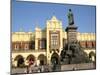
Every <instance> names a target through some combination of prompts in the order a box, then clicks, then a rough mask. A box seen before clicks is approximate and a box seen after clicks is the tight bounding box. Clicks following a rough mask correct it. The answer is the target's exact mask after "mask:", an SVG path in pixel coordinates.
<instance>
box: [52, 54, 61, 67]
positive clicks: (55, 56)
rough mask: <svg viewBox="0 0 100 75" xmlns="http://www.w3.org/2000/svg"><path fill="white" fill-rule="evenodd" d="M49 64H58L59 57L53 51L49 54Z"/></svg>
mask: <svg viewBox="0 0 100 75" xmlns="http://www.w3.org/2000/svg"><path fill="white" fill-rule="evenodd" d="M51 64H52V65H54V64H56V65H58V64H60V59H59V55H58V54H57V53H53V54H52V56H51Z"/></svg>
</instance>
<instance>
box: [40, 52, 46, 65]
mask: <svg viewBox="0 0 100 75" xmlns="http://www.w3.org/2000/svg"><path fill="white" fill-rule="evenodd" d="M38 60H39V65H45V64H47V60H46V56H45V55H43V54H40V55H39V56H38Z"/></svg>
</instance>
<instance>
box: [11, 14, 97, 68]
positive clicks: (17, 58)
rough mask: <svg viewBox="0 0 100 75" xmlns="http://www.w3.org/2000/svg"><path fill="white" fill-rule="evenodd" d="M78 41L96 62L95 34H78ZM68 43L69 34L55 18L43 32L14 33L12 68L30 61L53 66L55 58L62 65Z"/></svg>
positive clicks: (38, 30) (36, 29)
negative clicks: (64, 48)
mask: <svg viewBox="0 0 100 75" xmlns="http://www.w3.org/2000/svg"><path fill="white" fill-rule="evenodd" d="M77 41H78V42H79V44H80V45H81V47H82V48H83V50H84V52H86V53H87V55H88V56H89V57H90V59H91V60H92V61H95V52H96V51H95V48H96V39H95V33H80V32H77ZM66 43H67V33H66V32H65V30H64V29H63V27H62V22H61V21H60V20H59V19H57V18H56V17H55V16H53V17H52V18H51V20H47V22H46V27H45V29H43V30H42V29H41V28H39V27H36V28H35V31H34V32H23V31H19V32H12V48H11V49H12V58H11V59H12V66H15V67H20V65H22V64H24V65H28V64H29V61H33V62H34V63H36V64H37V65H46V64H52V59H53V58H56V59H57V60H58V63H60V53H61V51H62V49H63V47H64V46H65V44H66Z"/></svg>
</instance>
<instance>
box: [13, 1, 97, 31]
mask: <svg viewBox="0 0 100 75" xmlns="http://www.w3.org/2000/svg"><path fill="white" fill-rule="evenodd" d="M70 8H71V9H72V12H73V14H74V21H75V25H76V26H78V31H79V32H95V27H96V23H95V22H96V21H95V20H96V17H95V13H96V11H95V10H96V9H95V6H85V5H70V4H55V3H37V2H23V1H22V2H20V1H15V0H12V11H11V12H12V15H11V16H12V32H17V31H19V30H20V29H22V30H23V31H25V32H28V31H30V30H31V31H34V29H35V27H36V26H37V25H38V27H40V28H42V29H43V28H45V27H46V21H47V20H50V19H51V18H52V16H53V15H55V16H56V17H57V19H59V20H61V21H62V24H63V29H65V28H66V27H67V26H68V18H67V14H68V9H70Z"/></svg>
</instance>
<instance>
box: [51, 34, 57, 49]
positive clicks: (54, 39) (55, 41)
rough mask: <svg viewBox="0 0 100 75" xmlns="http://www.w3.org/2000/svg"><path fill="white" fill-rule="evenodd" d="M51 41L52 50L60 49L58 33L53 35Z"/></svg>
mask: <svg viewBox="0 0 100 75" xmlns="http://www.w3.org/2000/svg"><path fill="white" fill-rule="evenodd" d="M50 38H51V40H50V42H51V48H52V49H55V48H56V49H58V48H57V47H58V45H59V38H58V33H52V34H51V36H50Z"/></svg>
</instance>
